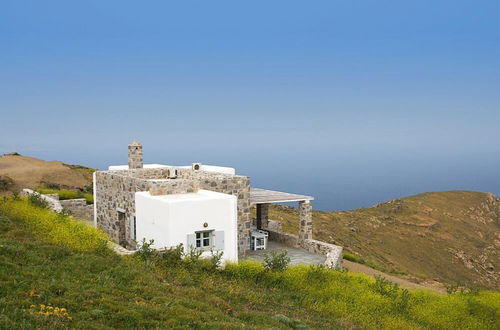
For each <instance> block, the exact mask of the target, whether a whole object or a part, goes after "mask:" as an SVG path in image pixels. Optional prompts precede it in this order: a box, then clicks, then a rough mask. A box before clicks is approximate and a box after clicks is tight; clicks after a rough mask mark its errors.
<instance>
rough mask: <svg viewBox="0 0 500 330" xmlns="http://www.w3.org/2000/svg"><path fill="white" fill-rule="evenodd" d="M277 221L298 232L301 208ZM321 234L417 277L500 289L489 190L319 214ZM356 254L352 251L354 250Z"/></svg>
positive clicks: (499, 207) (281, 212)
mask: <svg viewBox="0 0 500 330" xmlns="http://www.w3.org/2000/svg"><path fill="white" fill-rule="evenodd" d="M270 218H271V219H275V220H279V221H281V222H282V224H283V229H284V230H285V231H289V232H292V233H295V232H297V230H298V229H297V228H298V224H297V223H296V221H297V220H296V219H297V210H295V209H293V208H290V207H286V206H273V207H272V208H271V211H270ZM313 223H314V237H315V238H317V239H319V240H323V241H326V242H331V243H335V244H338V245H341V246H344V248H345V251H348V252H351V253H353V254H354V255H355V256H357V258H356V259H358V261H359V258H361V259H364V261H365V262H366V263H367V264H369V265H374V266H375V267H377V268H380V269H383V270H386V271H391V272H394V273H399V274H407V275H408V276H406V277H408V278H410V279H412V280H414V281H420V282H422V281H427V282H432V281H439V282H443V283H448V284H458V285H465V286H478V287H484V288H490V289H495V290H499V289H500V273H499V270H500V199H498V198H496V197H495V196H494V195H493V194H490V193H480V192H470V191H447V192H432V193H424V194H419V195H416V196H411V197H406V198H401V199H396V200H392V201H388V202H385V203H381V204H378V205H376V206H374V207H371V208H363V209H357V210H352V211H338V212H331V213H327V212H320V211H315V212H314V215H313ZM347 256H348V257H349V254H347Z"/></svg>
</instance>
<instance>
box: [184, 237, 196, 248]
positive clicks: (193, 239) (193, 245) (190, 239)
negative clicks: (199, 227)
mask: <svg viewBox="0 0 500 330" xmlns="http://www.w3.org/2000/svg"><path fill="white" fill-rule="evenodd" d="M191 248H193V249H196V234H188V235H187V244H186V248H185V249H184V250H185V251H187V252H189V251H191Z"/></svg>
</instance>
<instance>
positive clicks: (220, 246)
mask: <svg viewBox="0 0 500 330" xmlns="http://www.w3.org/2000/svg"><path fill="white" fill-rule="evenodd" d="M214 249H215V250H224V231H223V230H220V231H216V232H214Z"/></svg>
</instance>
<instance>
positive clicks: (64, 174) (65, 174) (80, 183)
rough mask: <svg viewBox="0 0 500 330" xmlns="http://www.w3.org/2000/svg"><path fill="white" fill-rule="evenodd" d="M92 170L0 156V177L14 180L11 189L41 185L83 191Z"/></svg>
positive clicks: (31, 187) (30, 158) (37, 160)
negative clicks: (52, 185)
mask: <svg viewBox="0 0 500 330" xmlns="http://www.w3.org/2000/svg"><path fill="white" fill-rule="evenodd" d="M92 171H93V170H92V169H89V168H86V167H83V166H76V165H67V164H64V163H62V162H57V161H44V160H41V159H37V158H34V157H26V156H15V155H4V156H0V176H7V177H9V178H11V179H12V180H14V183H15V187H13V189H16V190H18V189H22V188H30V189H36V188H39V187H41V186H42V185H43V183H52V184H57V185H58V186H60V187H61V188H68V189H83V188H85V187H86V186H88V185H89V184H91V183H92Z"/></svg>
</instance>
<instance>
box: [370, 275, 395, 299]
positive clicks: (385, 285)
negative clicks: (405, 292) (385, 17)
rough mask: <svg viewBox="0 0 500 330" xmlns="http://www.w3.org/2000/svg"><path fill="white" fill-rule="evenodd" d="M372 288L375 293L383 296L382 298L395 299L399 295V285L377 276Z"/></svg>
mask: <svg viewBox="0 0 500 330" xmlns="http://www.w3.org/2000/svg"><path fill="white" fill-rule="evenodd" d="M372 288H373V289H374V290H375V292H377V293H379V294H381V295H382V296H386V297H390V298H395V297H396V296H397V295H398V291H399V285H398V284H397V283H392V282H391V281H389V280H388V279H386V278H385V277H383V276H380V275H377V276H376V277H375V283H373V285H372Z"/></svg>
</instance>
